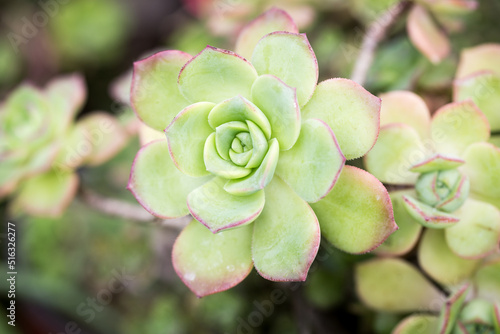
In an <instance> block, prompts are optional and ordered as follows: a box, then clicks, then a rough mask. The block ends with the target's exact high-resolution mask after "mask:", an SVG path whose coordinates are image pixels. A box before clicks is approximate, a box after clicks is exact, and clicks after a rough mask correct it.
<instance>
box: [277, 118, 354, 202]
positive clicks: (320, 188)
mask: <svg viewBox="0 0 500 334" xmlns="http://www.w3.org/2000/svg"><path fill="white" fill-rule="evenodd" d="M344 163H345V157H344V156H343V154H342V152H341V151H340V147H339V146H338V143H337V140H336V139H335V135H334V134H333V131H332V130H331V129H330V127H329V126H328V125H326V124H325V123H324V122H323V121H320V120H317V119H310V120H307V121H305V122H304V123H303V124H302V129H301V130H300V137H299V139H298V140H297V142H296V143H295V145H294V146H293V147H292V148H291V149H290V150H288V151H284V152H281V154H280V159H279V161H278V166H277V168H276V174H277V175H279V176H280V177H281V178H282V179H283V180H284V181H285V182H286V183H287V184H288V185H289V186H290V187H291V188H292V189H293V190H294V191H295V192H296V193H297V194H298V195H299V196H300V197H302V199H303V200H305V201H307V202H317V201H319V200H320V199H322V198H323V197H325V196H326V195H327V194H328V193H329V192H330V190H331V189H332V188H333V186H334V185H335V182H337V179H338V177H339V175H340V172H341V171H342V167H343V166H344Z"/></svg>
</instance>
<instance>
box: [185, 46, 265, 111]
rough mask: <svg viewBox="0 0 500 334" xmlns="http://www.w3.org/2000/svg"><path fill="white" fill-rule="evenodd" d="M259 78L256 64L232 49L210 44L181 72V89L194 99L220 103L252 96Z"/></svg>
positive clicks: (189, 98)
mask: <svg viewBox="0 0 500 334" xmlns="http://www.w3.org/2000/svg"><path fill="white" fill-rule="evenodd" d="M255 79H257V72H256V71H255V69H254V67H253V66H252V64H250V63H249V62H248V61H247V60H246V59H244V58H242V57H241V56H239V55H237V54H236V53H234V52H232V51H227V50H222V49H218V48H214V47H212V46H207V47H206V48H205V49H204V50H203V51H201V52H200V53H199V54H198V55H196V56H195V57H194V58H193V59H191V60H190V61H189V62H188V63H187V64H186V65H185V66H184V67H183V68H182V70H181V72H180V73H179V89H180V91H181V92H182V94H183V95H184V96H185V97H186V98H187V99H188V100H189V101H191V102H213V103H219V102H221V101H223V100H226V99H229V98H232V97H233V96H236V95H242V96H243V97H245V98H250V89H251V88H252V84H253V82H254V81H255Z"/></svg>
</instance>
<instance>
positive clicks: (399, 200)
mask: <svg viewBox="0 0 500 334" xmlns="http://www.w3.org/2000/svg"><path fill="white" fill-rule="evenodd" d="M408 194H410V195H413V194H414V192H413V191H407V190H406V191H405V190H403V191H396V192H391V193H390V194H389V195H390V196H391V202H392V208H393V210H394V220H395V221H396V224H397V225H398V227H399V229H398V230H397V231H395V232H394V233H393V234H391V235H390V236H389V237H388V238H387V239H386V240H385V241H384V243H383V244H382V245H380V247H378V248H377V249H375V252H376V253H377V254H380V255H392V256H394V255H403V254H406V253H408V252H409V251H410V250H412V249H413V247H415V245H416V244H417V241H418V239H419V237H420V231H421V230H422V225H420V224H418V223H417V222H416V221H415V219H413V218H412V217H411V215H410V214H409V213H408V211H407V210H406V208H405V206H404V204H403V195H408Z"/></svg>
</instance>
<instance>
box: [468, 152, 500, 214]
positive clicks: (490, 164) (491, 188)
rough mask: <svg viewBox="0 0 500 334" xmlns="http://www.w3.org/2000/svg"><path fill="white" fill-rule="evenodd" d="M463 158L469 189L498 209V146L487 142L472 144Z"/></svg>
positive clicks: (499, 156)
mask: <svg viewBox="0 0 500 334" xmlns="http://www.w3.org/2000/svg"><path fill="white" fill-rule="evenodd" d="M464 158H465V160H466V161H467V163H466V164H465V165H464V167H463V168H464V171H465V173H466V174H467V176H469V178H470V184H471V191H472V192H473V193H475V194H477V195H480V197H481V199H483V200H486V201H488V202H491V203H492V204H494V205H496V206H497V208H499V209H500V172H499V171H500V148H498V147H495V146H493V145H492V144H489V143H476V144H472V145H470V146H469V147H468V149H467V151H466V152H465V154H464Z"/></svg>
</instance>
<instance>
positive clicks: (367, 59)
mask: <svg viewBox="0 0 500 334" xmlns="http://www.w3.org/2000/svg"><path fill="white" fill-rule="evenodd" d="M409 5H410V2H409V1H400V2H398V3H397V4H396V5H394V6H393V7H391V8H389V10H388V11H387V12H385V13H383V14H382V15H381V16H380V17H379V18H378V19H377V20H375V22H373V23H372V24H371V25H370V26H369V27H368V30H367V32H366V34H365V37H364V38H363V43H362V45H361V51H360V53H359V55H358V58H357V59H356V63H355V65H354V70H353V73H352V76H351V79H352V80H354V81H356V82H357V83H359V84H360V85H363V84H364V83H365V80H366V76H367V74H368V70H369V69H370V66H371V64H372V62H373V58H374V55H375V51H376V49H377V46H378V44H379V43H380V42H381V41H382V40H383V39H384V38H385V36H386V34H387V31H388V30H389V28H390V27H391V26H392V25H393V24H394V22H396V20H397V19H398V18H399V17H400V16H401V15H402V14H403V13H404V12H405V10H406V9H407V8H408V7H409Z"/></svg>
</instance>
